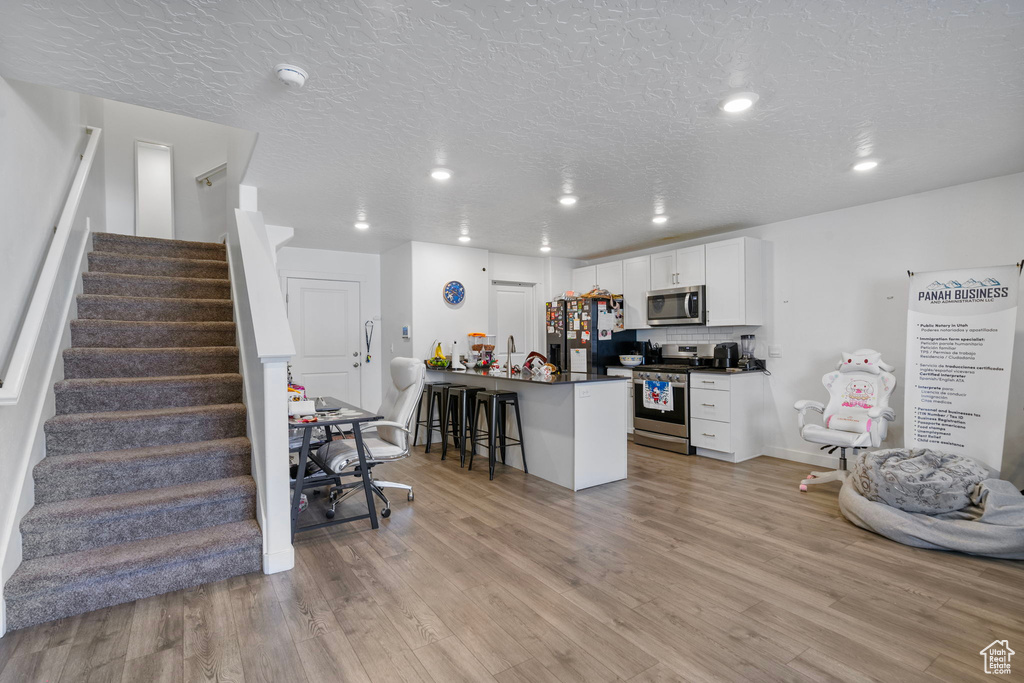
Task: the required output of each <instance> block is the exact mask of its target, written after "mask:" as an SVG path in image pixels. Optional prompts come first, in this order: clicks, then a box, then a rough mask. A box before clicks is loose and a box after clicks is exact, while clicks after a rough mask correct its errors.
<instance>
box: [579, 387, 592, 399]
mask: <svg viewBox="0 0 1024 683" xmlns="http://www.w3.org/2000/svg"><path fill="white" fill-rule="evenodd" d="M578 396H579V397H580V398H590V387H588V386H587V385H586V384H581V385H580V390H579V393H578Z"/></svg>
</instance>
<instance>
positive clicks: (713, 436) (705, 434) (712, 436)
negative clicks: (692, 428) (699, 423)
mask: <svg viewBox="0 0 1024 683" xmlns="http://www.w3.org/2000/svg"><path fill="white" fill-rule="evenodd" d="M703 436H710V437H711V438H712V439H713V438H715V435H714V434H708V433H707V432H704V433H703Z"/></svg>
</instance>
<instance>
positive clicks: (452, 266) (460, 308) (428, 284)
mask: <svg viewBox="0 0 1024 683" xmlns="http://www.w3.org/2000/svg"><path fill="white" fill-rule="evenodd" d="M411 256H412V315H413V321H412V324H413V347H412V352H413V356H414V357H417V358H427V357H429V356H430V355H432V349H433V346H432V343H433V342H434V341H435V340H440V341H441V345H442V348H443V349H444V351H445V353H449V352H450V351H451V343H452V342H453V341H456V342H458V343H459V353H464V352H465V347H466V335H467V334H469V333H470V332H486V331H487V323H488V320H487V316H488V312H489V310H490V309H489V306H488V299H489V298H490V277H489V274H488V272H487V266H488V263H489V260H488V254H487V251H486V250H484V249H474V248H471V247H452V246H448V245H445V244H430V243H427V242H413V243H412V253H411ZM451 280H458V281H459V282H461V283H462V284H463V286H464V287H465V288H466V298H465V299H464V300H463V302H462V303H461V304H458V305H455V306H453V305H451V304H449V303H448V302H446V301H445V300H444V297H443V296H442V291H443V289H444V285H445V284H446V283H447V282H449V281H451Z"/></svg>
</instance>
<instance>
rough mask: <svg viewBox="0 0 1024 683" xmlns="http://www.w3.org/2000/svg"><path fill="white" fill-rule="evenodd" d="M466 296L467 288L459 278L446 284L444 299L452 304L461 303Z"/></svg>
mask: <svg viewBox="0 0 1024 683" xmlns="http://www.w3.org/2000/svg"><path fill="white" fill-rule="evenodd" d="M465 298H466V288H465V287H463V286H462V283H461V282H459V281H458V280H452V281H451V282H449V283H448V284H446V285H445V286H444V300H445V301H447V302H448V303H450V304H461V303H462V300H463V299H465Z"/></svg>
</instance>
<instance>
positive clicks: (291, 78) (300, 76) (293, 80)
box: [274, 64, 309, 88]
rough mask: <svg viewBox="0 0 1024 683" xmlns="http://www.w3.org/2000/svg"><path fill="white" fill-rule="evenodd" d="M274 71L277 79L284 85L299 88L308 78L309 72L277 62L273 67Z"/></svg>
mask: <svg viewBox="0 0 1024 683" xmlns="http://www.w3.org/2000/svg"><path fill="white" fill-rule="evenodd" d="M274 72H275V73H276V74H277V77H278V79H280V81H281V82H282V83H284V84H285V85H287V86H289V87H291V86H294V87H296V88H301V87H302V86H303V85H305V84H306V79H307V78H309V74H308V73H306V70H305V69H302V68H300V67H297V66H292V65H291V64H278V65H277V66H275V67H274Z"/></svg>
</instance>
